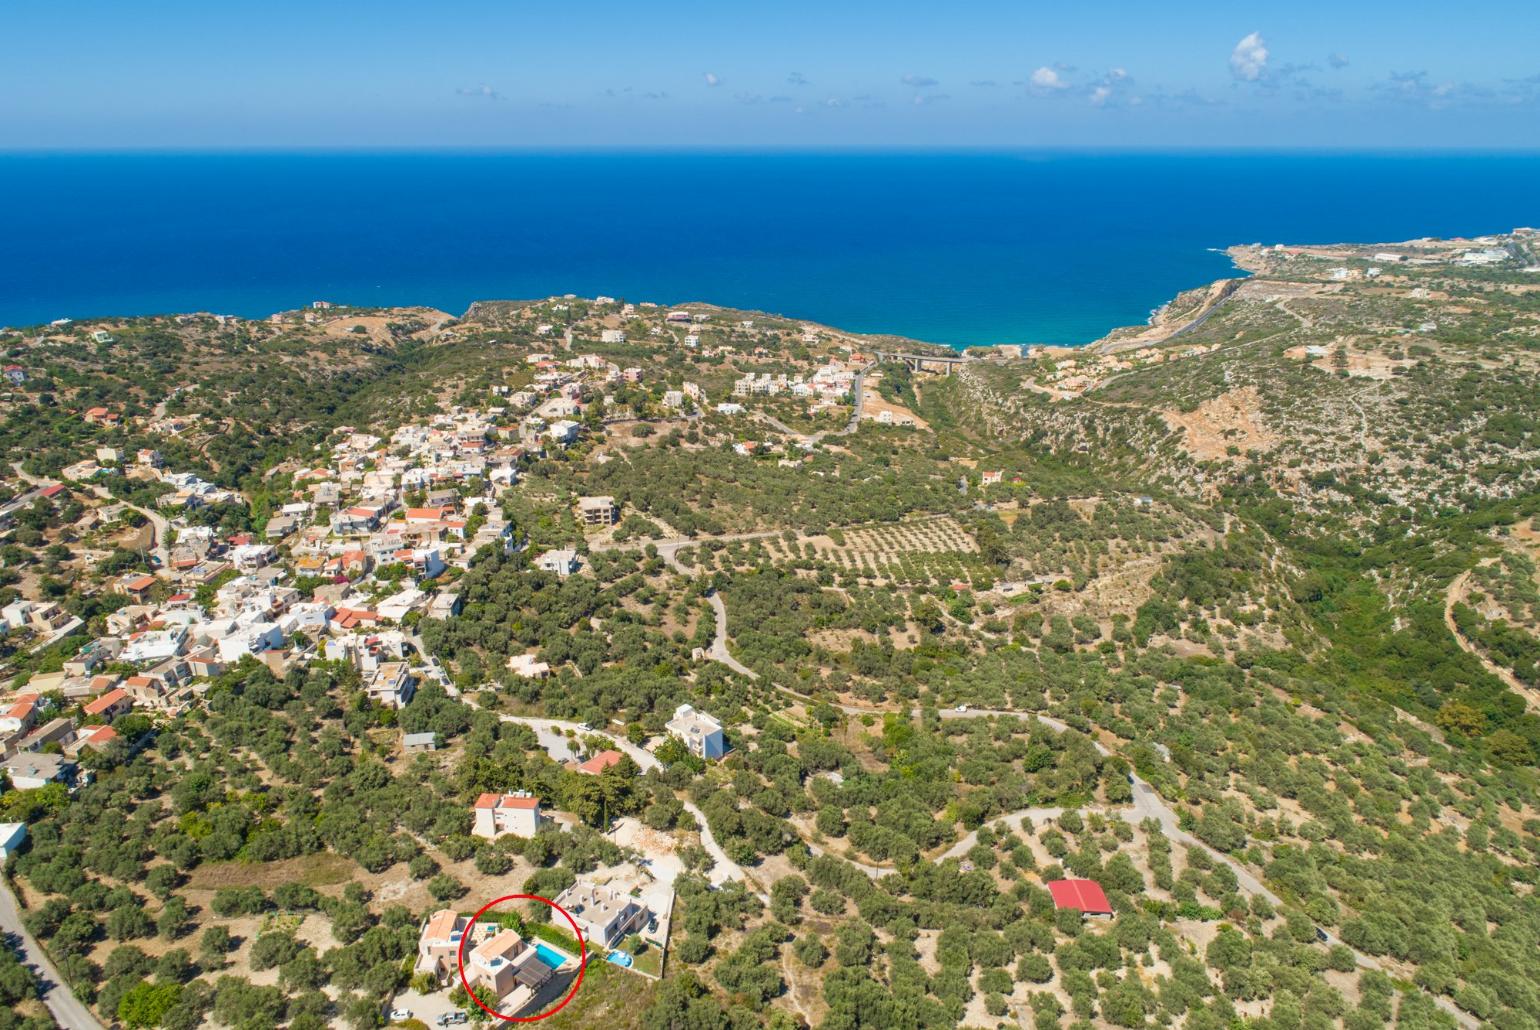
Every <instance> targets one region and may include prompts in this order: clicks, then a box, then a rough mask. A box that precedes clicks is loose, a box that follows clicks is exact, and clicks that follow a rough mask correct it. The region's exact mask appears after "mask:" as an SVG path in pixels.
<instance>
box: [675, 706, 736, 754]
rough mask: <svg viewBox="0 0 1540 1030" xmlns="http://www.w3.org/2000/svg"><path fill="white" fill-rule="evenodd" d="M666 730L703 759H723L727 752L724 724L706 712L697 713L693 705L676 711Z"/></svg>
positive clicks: (680, 707)
mask: <svg viewBox="0 0 1540 1030" xmlns="http://www.w3.org/2000/svg"><path fill="white" fill-rule="evenodd" d="M666 728H667V729H668V732H670V733H672V734H674V735H675V736H677V737H679V739H681V740H683V741H684V742H685V745H686V746H687V747H688V748H689V749H690V750H691V751H692V752H693V753H694V754H696V755H698V756H700V757H701V758H721V757H722V755H723V754H724V753H725V752H726V750H727V744H726V739H725V738H724V737H723V736H722V724H721V723H719V722H717V721H716V720H715V719H713V718H712V717H711V716H709V715H707V714H706V713H705V712H697V711H696V710H695V709H694V707H693V706H691V705H680V706H679V707H678V708H676V709H674V717H673V718H672V719H670V720H669V721H668V725H667V727H666Z"/></svg>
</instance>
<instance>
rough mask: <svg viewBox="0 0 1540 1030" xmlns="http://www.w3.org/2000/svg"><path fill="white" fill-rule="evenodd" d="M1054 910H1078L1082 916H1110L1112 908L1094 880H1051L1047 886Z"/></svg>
mask: <svg viewBox="0 0 1540 1030" xmlns="http://www.w3.org/2000/svg"><path fill="white" fill-rule="evenodd" d="M1048 893H1049V894H1052V895H1053V907H1054V908H1074V909H1079V910H1080V912H1081V913H1082V914H1083V915H1088V916H1110V915H1112V906H1111V905H1109V904H1107V895H1106V893H1105V892H1104V891H1103V890H1102V885H1101V884H1099V883H1097V882H1096V881H1095V880H1053V881H1050V882H1049V884H1048Z"/></svg>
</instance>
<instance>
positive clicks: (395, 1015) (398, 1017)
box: [390, 1009, 412, 1023]
mask: <svg viewBox="0 0 1540 1030" xmlns="http://www.w3.org/2000/svg"><path fill="white" fill-rule="evenodd" d="M411 1018H412V1010H411V1009H391V1010H390V1021H391V1022H392V1023H405V1022H406V1021H407V1020H408V1019H411Z"/></svg>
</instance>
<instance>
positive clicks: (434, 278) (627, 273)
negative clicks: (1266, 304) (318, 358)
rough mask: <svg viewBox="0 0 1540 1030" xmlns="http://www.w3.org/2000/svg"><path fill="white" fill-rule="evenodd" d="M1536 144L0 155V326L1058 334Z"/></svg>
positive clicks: (1501, 191)
mask: <svg viewBox="0 0 1540 1030" xmlns="http://www.w3.org/2000/svg"><path fill="white" fill-rule="evenodd" d="M1536 182H1540V155H1478V154H1457V155H1433V154H1400V155H1393V154H1364V155H1344V154H1238V153H1229V154H1135V153H975V152H967V153H908V152H837V153H788V152H767V153H751V152H741V153H725V154H711V153H695V152H657V153H595V152H586V153H565V154H554V153H551V154H547V153H496V152H493V153H443V152H434V153H405V152H403V153H394V152H393V153H351V152H350V153H244V154H68V155H66V154H54V155H48V154H11V155H0V197H4V198H5V203H4V204H0V325H7V324H9V325H19V324H27V323H34V322H40V321H46V320H50V319H54V318H59V317H64V316H72V317H76V318H82V317H90V316H98V315H111V314H144V313H152V312H171V311H190V310H211V311H216V312H222V313H229V314H239V315H247V316H260V315H265V314H268V313H270V312H272V311H275V310H280V309H284V308H292V307H295V306H298V305H301V304H304V303H307V302H309V301H311V300H315V299H326V300H332V301H338V302H346V303H356V304H430V305H434V306H436V307H440V308H444V309H446V310H448V311H451V312H454V313H459V312H460V311H463V310H464V308H465V307H466V306H467V305H468V304H469V303H470V302H471V301H473V300H478V299H492V298H529V297H543V296H548V295H550V294H554V293H565V292H573V293H578V294H582V295H585V296H594V295H598V294H609V295H613V296H620V297H625V298H627V299H631V300H654V301H657V302H660V303H671V302H679V301H685V300H709V301H713V302H716V303H721V304H727V305H732V306H738V307H746V308H755V309H760V310H766V311H774V312H780V313H785V314H788V315H793V316H797V317H803V318H809V319H815V320H818V321H822V322H826V323H830V324H833V325H837V326H841V327H843V328H848V329H854V330H861V331H870V332H879V331H881V332H894V333H900V334H903V335H908V336H914V337H917V338H920V339H925V340H933V341H937V342H942V343H950V344H954V345H966V344H974V343H992V342H1022V341H1027V342H1032V341H1037V342H1049V343H1080V342H1085V341H1087V340H1090V339H1093V338H1095V337H1097V336H1099V335H1101V334H1102V333H1104V332H1106V331H1107V330H1108V329H1110V328H1112V327H1114V326H1117V325H1124V324H1130V323H1137V322H1141V321H1143V320H1144V319H1145V317H1146V316H1147V315H1148V313H1149V311H1150V309H1151V308H1152V307H1154V306H1156V305H1157V304H1160V303H1161V302H1163V301H1164V300H1166V299H1167V298H1169V297H1170V296H1171V295H1172V294H1174V293H1176V292H1177V291H1179V290H1181V289H1185V288H1188V287H1192V286H1197V285H1200V284H1202V283H1205V282H1207V281H1209V280H1211V279H1214V278H1217V277H1220V276H1223V275H1226V274H1228V273H1229V270H1230V265H1229V262H1228V260H1227V259H1226V258H1225V257H1224V256H1223V255H1222V254H1217V253H1214V252H1213V251H1212V250H1210V248H1214V247H1224V246H1228V245H1229V244H1232V243H1247V242H1255V241H1263V242H1278V241H1288V242H1296V243H1319V242H1333V241H1338V240H1361V241H1386V240H1395V239H1403V238H1408V237H1413V236H1423V235H1457V234H1466V235H1474V234H1479V233H1483V232H1493V231H1501V230H1505V229H1508V228H1511V227H1513V226H1515V225H1522V224H1528V223H1535V222H1540V193H1537V192H1536V191H1535V190H1534V183H1536Z"/></svg>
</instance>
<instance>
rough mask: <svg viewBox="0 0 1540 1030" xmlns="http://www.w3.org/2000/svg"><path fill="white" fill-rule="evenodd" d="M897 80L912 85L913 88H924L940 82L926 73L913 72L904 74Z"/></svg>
mask: <svg viewBox="0 0 1540 1030" xmlns="http://www.w3.org/2000/svg"><path fill="white" fill-rule="evenodd" d="M898 81H899V82H902V83H903V84H904V85H906V86H913V87H914V88H915V89H925V88H926V87H928V86H937V85H940V83H938V82H937V81H936V80H935V79H933V78H931V77H930V76H928V75H915V74H914V73H913V72H911V73H910V74H908V75H905V76H904V77H903V78H901V79H899V80H898Z"/></svg>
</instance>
